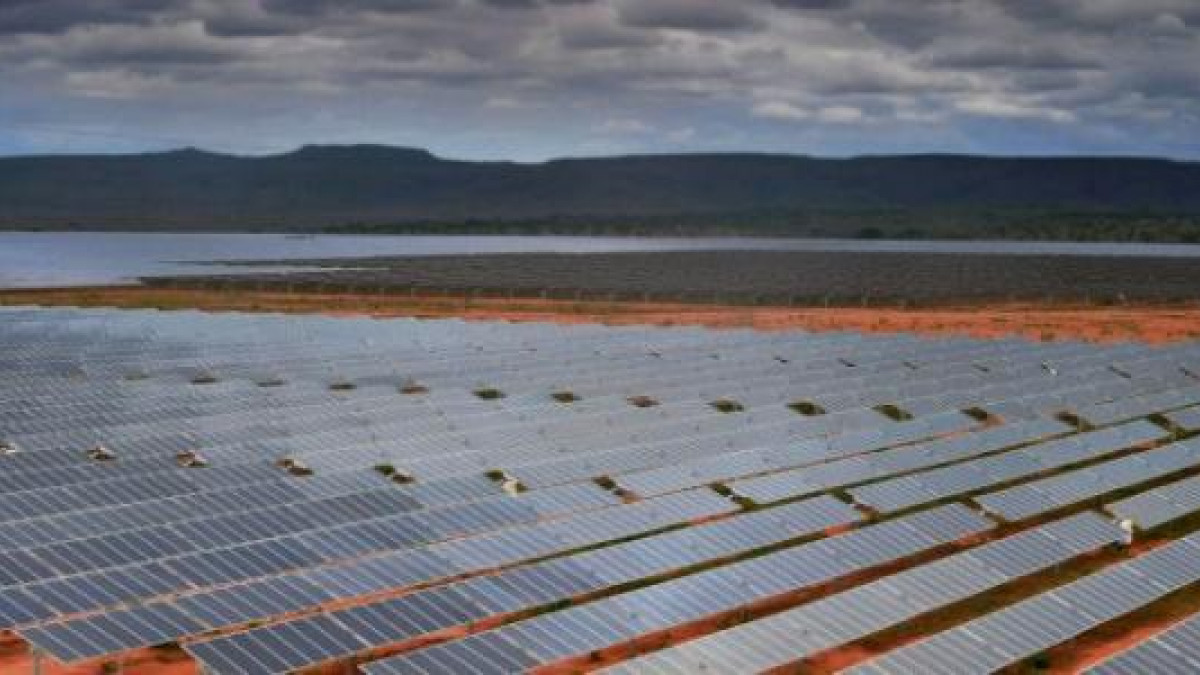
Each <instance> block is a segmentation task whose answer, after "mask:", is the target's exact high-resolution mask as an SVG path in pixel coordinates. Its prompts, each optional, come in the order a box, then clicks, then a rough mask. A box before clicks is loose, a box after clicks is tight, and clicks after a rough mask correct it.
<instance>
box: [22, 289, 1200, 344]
mask: <svg viewBox="0 0 1200 675" xmlns="http://www.w3.org/2000/svg"><path fill="white" fill-rule="evenodd" d="M0 304H7V305H15V304H42V305H57V306H62V305H72V306H91V307H127V308H160V309H184V308H193V309H207V310H212V311H222V310H228V311H251V312H255V311H257V312H304V313H323V314H335V315H367V316H379V317H384V316H420V317H429V318H435V317H463V318H468V319H478V320H509V321H553V322H560V323H607V324H644V325H663V326H670V325H704V326H711V327H714V328H757V329H760V330H789V329H804V330H812V331H833V330H853V331H865V332H875V333H896V332H914V333H919V334H926V335H971V336H976V337H1002V336H1008V335H1022V336H1025V337H1027V338H1031V339H1034V340H1063V339H1081V340H1090V341H1095V342H1117V341H1122V340H1143V341H1147V342H1154V343H1161V342H1171V341H1178V340H1185V339H1195V338H1200V305H1196V304H1189V305H1177V306H1117V307H1096V306H1070V305H1062V306H1059V305H1032V304H986V305H964V306H962V307H951V308H938V309H900V308H890V309H880V308H858V307H830V308H793V307H722V306H706V305H695V304H685V303H677V304H671V303H641V302H600V301H567V300H529V299H513V300H509V299H501V298H473V299H465V298H445V297H416V298H411V297H408V296H382V295H339V294H301V293H269V292H241V291H193V290H172V289H151V288H139V287H110V288H86V289H61V290H37V291H22V290H14V291H3V292H0Z"/></svg>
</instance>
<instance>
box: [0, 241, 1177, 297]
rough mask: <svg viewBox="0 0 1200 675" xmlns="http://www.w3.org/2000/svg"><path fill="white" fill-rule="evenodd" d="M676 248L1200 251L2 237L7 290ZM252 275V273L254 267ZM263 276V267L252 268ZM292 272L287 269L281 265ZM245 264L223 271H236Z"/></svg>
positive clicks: (1081, 251) (929, 244)
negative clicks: (304, 265) (317, 264)
mask: <svg viewBox="0 0 1200 675" xmlns="http://www.w3.org/2000/svg"><path fill="white" fill-rule="evenodd" d="M673 250H681V251H682V250H788V251H830V252H836V251H854V252H871V251H886V252H900V253H903V252H925V253H930V252H933V253H959V254H981V253H1009V254H1018V255H1032V254H1047V253H1049V254H1062V255H1117V256H1172V257H1174V256H1184V257H1198V258H1200V245H1181V244H1072V243H1060V242H1054V243H1050V242H960V241H888V240H871V241H863V240H839V239H766V238H670V237H653V238H651V237H563V236H545V237H537V236H520V237H518V236H404V235H396V236H362V235H314V236H307V235H305V236H296V235H286V234H226V233H218V234H174V233H122V232H116V233H113V232H0V287H5V288H37V287H63V286H87V285H99V284H132V283H137V278H138V277H142V276H155V275H177V274H211V273H212V272H213V269H212V268H211V267H209V266H207V265H200V264H197V263H203V262H208V261H217V260H219V261H232V262H237V261H248V260H296V259H304V258H354V257H362V256H375V255H439V254H442V255H445V254H469V253H540V252H558V253H593V252H596V253H602V252H616V251H673ZM247 269H249V268H247ZM252 269H253V271H257V272H261V271H262V268H261V267H258V268H252ZM280 269H287V268H280ZM238 270H239V268H238V267H223V268H221V272H222V273H236V272H237V271H238Z"/></svg>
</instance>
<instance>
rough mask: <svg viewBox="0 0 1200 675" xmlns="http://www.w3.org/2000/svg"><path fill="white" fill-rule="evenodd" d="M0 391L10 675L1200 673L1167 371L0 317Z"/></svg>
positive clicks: (646, 335) (936, 350)
mask: <svg viewBox="0 0 1200 675" xmlns="http://www.w3.org/2000/svg"><path fill="white" fill-rule="evenodd" d="M0 373H2V377H0V630H3V631H4V632H5V645H6V647H5V648H6V651H5V652H4V657H3V658H4V659H5V660H3V661H0V671H2V672H4V673H8V672H14V673H16V672H36V673H45V674H47V675H50V674H52V673H86V672H122V671H124V672H129V673H136V672H154V670H153V668H154V667H155V666H154V664H155V663H161V662H162V660H164V659H166V660H169V661H171V662H172V663H173V664H174V666H175V667H184V668H188V669H190V670H186V671H177V670H172V671H171V672H173V673H174V672H200V673H209V674H214V675H217V674H219V675H225V674H229V675H237V674H252V675H258V674H269V673H291V672H322V673H324V672H338V673H353V672H361V673H366V674H367V675H408V674H414V675H415V674H418V673H425V674H434V673H480V674H491V673H496V674H500V673H522V672H537V673H545V674H549V673H576V672H593V671H594V672H604V673H613V674H616V673H620V674H623V675H624V674H628V675H634V674H640V673H655V674H658V673H661V674H664V675H666V674H672V675H673V674H683V673H708V674H713V673H752V672H779V673H782V672H801V673H809V672H811V673H834V672H842V673H850V674H853V675H926V674H942V673H944V674H947V675H960V674H969V673H992V672H998V671H1010V672H1017V671H1018V670H1019V669H1022V668H1033V669H1037V670H1042V671H1047V670H1050V671H1058V672H1087V673H1093V674H1095V675H1115V674H1125V673H1195V672H1198V671H1200V593H1197V592H1196V591H1197V587H1198V585H1200V436H1197V433H1196V432H1197V431H1200V344H1196V343H1178V344H1174V345H1168V346H1148V345H1143V344H1133V343H1129V344H1110V345H1097V344H1089V343H1083V342H1034V341H1028V340H1021V339H1015V338H1014V339H1007V340H979V339H967V338H939V339H932V338H927V337H919V336H914V335H904V334H892V335H883V334H857V333H849V332H831V333H803V332H756V331H751V330H711V329H705V328H698V327H664V328H648V327H612V326H601V325H582V324H576V325H558V324H542V323H503V322H469V321H461V320H421V319H388V320H381V319H369V318H333V317H316V316H283V315H270V314H232V313H229V314H206V313H201V312H190V311H180V312H158V311H119V310H104V309H88V310H84V309H67V308H64V309H36V308H11V309H2V310H0ZM1118 638H1119V639H1118ZM1117 643H1119V644H1117ZM148 655H155V656H148ZM139 669H140V670H139Z"/></svg>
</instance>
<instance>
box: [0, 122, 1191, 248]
mask: <svg viewBox="0 0 1200 675" xmlns="http://www.w3.org/2000/svg"><path fill="white" fill-rule="evenodd" d="M1031 214H1032V216H1036V218H1037V219H1038V220H1039V222H1040V221H1042V220H1045V219H1047V218H1053V217H1055V216H1056V215H1057V216H1062V218H1063V220H1062V222H1066V221H1071V222H1072V223H1073V225H1072V227H1075V226H1077V225H1080V224H1083V223H1084V221H1086V220H1087V218H1086V216H1088V215H1089V214H1090V215H1091V216H1094V218H1093V220H1095V222H1097V223H1100V222H1101V221H1104V222H1109V221H1111V220H1112V219H1114V218H1115V219H1117V220H1120V221H1121V222H1122V223H1126V225H1128V224H1129V223H1138V222H1146V221H1147V219H1149V220H1153V221H1154V222H1156V223H1160V221H1162V220H1163V219H1164V218H1167V219H1169V220H1171V222H1172V223H1174V224H1173V225H1172V226H1171V227H1172V228H1175V229H1178V225H1179V223H1178V222H1177V221H1178V220H1180V219H1181V218H1182V219H1183V220H1185V221H1187V222H1188V223H1190V224H1189V225H1188V226H1187V227H1188V228H1191V230H1195V232H1196V233H1200V223H1197V222H1194V221H1200V163H1197V162H1191V161H1187V160H1177V159H1159V158H1144V157H1105V156H1095V157H1092V156H1074V157H1073V156H1062V157H1008V156H1004V157H997V156H980V155H963V154H932V153H925V154H913V155H866V156H860V157H846V158H823V157H814V156H809V155H789V154H781V153H694V154H664V155H623V156H613V157H566V158H560V159H552V160H547V161H544V162H536V163H520V162H508V161H473V160H459V159H444V158H441V157H438V156H436V155H434V154H433V153H431V152H429V151H428V150H425V149H421V148H409V147H395V146H384V145H367V144H361V145H306V146H302V147H300V148H298V149H296V150H293V151H289V152H285V153H280V154H275V155H263V156H243V155H231V154H224V153H214V152H209V151H206V150H201V149H196V148H183V149H178V150H171V151H164V152H156V153H143V154H129V155H43V156H23V157H6V158H0V227H4V228H9V229H13V228H33V229H38V228H40V229H52V228H59V229H72V228H75V229H101V230H103V229H161V230H168V231H174V230H179V231H197V230H204V229H212V230H237V229H244V230H277V231H324V230H347V229H349V230H362V231H388V230H389V228H390V229H392V230H396V231H406V229H412V228H420V229H421V230H422V231H429V232H437V231H439V229H438V227H439V224H441V225H444V226H445V229H446V230H447V231H469V230H471V228H474V229H476V230H478V231H507V230H506V228H509V229H511V228H518V229H519V228H521V227H528V228H535V229H536V228H541V229H543V230H544V229H546V228H551V229H554V230H555V231H562V232H567V233H571V232H575V231H579V232H581V233H583V232H588V233H594V231H595V230H597V229H599V230H600V231H601V232H603V231H604V230H605V228H609V229H612V230H613V231H614V232H619V231H621V230H622V229H625V230H629V229H632V230H633V231H634V232H637V231H638V230H639V228H640V229H647V228H648V229H649V230H653V231H659V230H666V231H669V232H670V233H672V234H712V233H714V231H720V232H721V233H731V234H737V233H744V234H765V233H769V234H796V235H799V236H812V235H816V236H827V235H834V236H839V235H846V234H862V231H863V230H871V231H874V230H880V233H881V234H884V235H893V234H896V233H897V232H899V231H900V229H899V228H901V227H906V228H908V230H913V229H914V227H917V229H922V228H924V224H925V223H931V225H930V228H932V230H933V231H932V232H930V234H938V233H939V232H941V231H940V230H939V228H941V227H942V226H941V225H938V223H942V222H943V221H944V222H946V223H950V222H954V223H957V225H955V226H956V227H958V228H959V230H961V232H959V231H955V232H951V233H950V235H949V236H968V237H969V236H976V235H978V236H983V235H984V234H987V235H988V236H996V232H995V231H994V230H995V227H996V226H997V225H1004V226H1011V225H1012V224H1014V223H1018V222H1028V220H1029V218H1030V217H1031ZM822 218H824V219H826V220H828V221H829V222H830V223H834V224H837V223H839V222H843V224H841V225H836V227H832V230H830V228H829V227H824V226H822V223H821V219H822ZM768 222H769V225H765V224H764V223H768ZM845 222H849V223H850V224H849V225H846V224H844V223H845ZM739 223H740V225H739ZM855 224H857V228H856V229H855ZM934 225H936V226H937V227H934ZM1126 225H1123V227H1126ZM1193 225H1195V227H1193ZM918 226H919V227H918ZM1159 226H1160V225H1156V227H1159ZM847 227H850V228H851V229H852V230H853V231H847ZM1098 227H1099V226H1098ZM1103 227H1108V225H1104V226H1103ZM988 228H991V229H989V230H988V231H987V232H986V233H985V232H984V231H983V230H985V229H988ZM924 229H929V228H924ZM924 229H922V231H924ZM976 230H978V232H976ZM1191 230H1189V231H1191ZM941 234H946V233H945V232H941ZM1001 236H1003V235H1001Z"/></svg>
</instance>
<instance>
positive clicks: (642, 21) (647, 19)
mask: <svg viewBox="0 0 1200 675" xmlns="http://www.w3.org/2000/svg"><path fill="white" fill-rule="evenodd" d="M616 7H617V17H618V18H619V20H620V22H621V24H622V25H625V26H631V27H635V28H678V29H684V30H702V31H709V30H717V31H721V30H736V29H741V28H751V27H754V26H756V25H758V21H757V20H756V19H755V18H754V15H753V14H751V12H750V11H749V10H748V9H747V5H746V4H743V3H739V2H729V1H728V0H620V1H619V2H618V3H617V5H616Z"/></svg>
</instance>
